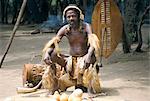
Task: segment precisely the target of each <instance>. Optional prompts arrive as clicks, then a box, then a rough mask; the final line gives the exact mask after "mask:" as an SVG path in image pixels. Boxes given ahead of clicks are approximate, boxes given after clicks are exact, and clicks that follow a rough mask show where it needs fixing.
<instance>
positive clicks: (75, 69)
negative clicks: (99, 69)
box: [43, 5, 98, 90]
mask: <svg viewBox="0 0 150 101" xmlns="http://www.w3.org/2000/svg"><path fill="white" fill-rule="evenodd" d="M63 17H64V19H65V20H66V21H67V23H68V24H66V25H64V26H63V27H62V28H60V30H59V31H58V33H57V35H56V36H55V37H54V38H53V39H52V40H50V41H49V42H48V44H47V45H46V46H45V48H44V50H43V51H44V52H45V55H44V62H45V63H46V64H47V65H51V64H54V63H57V64H59V65H60V66H62V67H64V68H65V69H66V72H67V73H66V74H65V75H63V76H62V77H61V78H60V82H61V84H60V86H62V87H61V89H62V90H65V89H66V88H67V87H70V86H73V85H75V86H82V84H83V82H82V76H83V70H84V69H86V68H88V67H89V66H90V64H93V65H94V63H95V62H96V55H95V51H96V50H97V48H98V45H97V46H96V45H95V44H97V43H96V42H92V41H96V40H97V39H96V40H95V38H96V36H94V37H93V35H94V34H92V30H91V26H90V25H89V24H88V23H85V22H83V14H82V11H81V10H80V9H79V8H78V7H77V6H74V5H70V6H67V7H66V8H65V10H64V12H63ZM64 36H65V37H67V39H68V41H69V45H70V57H68V58H65V57H64V55H62V54H60V53H59V49H58V43H59V42H60V40H61V39H62V37H64Z"/></svg>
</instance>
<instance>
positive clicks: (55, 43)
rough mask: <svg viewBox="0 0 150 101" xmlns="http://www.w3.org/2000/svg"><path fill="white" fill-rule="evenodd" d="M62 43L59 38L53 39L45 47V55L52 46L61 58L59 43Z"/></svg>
mask: <svg viewBox="0 0 150 101" xmlns="http://www.w3.org/2000/svg"><path fill="white" fill-rule="evenodd" d="M59 42H60V38H59V37H53V38H52V39H51V40H50V41H49V42H48V43H47V44H46V45H45V47H44V49H43V53H45V52H46V51H47V49H48V48H51V47H52V45H54V49H55V52H56V53H57V55H58V56H60V49H59V45H58V43H59Z"/></svg>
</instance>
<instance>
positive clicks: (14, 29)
mask: <svg viewBox="0 0 150 101" xmlns="http://www.w3.org/2000/svg"><path fill="white" fill-rule="evenodd" d="M26 3H27V0H23V3H22V6H21V9H20V12H19V15H18V18H17V21H16V23H15V26H14V28H13V31H12V33H11V36H10V39H9V42H8V44H7V47H6V51H5V53H4V55H3V57H2V59H1V62H0V68H1V66H2V64H3V61H4V59H5V56H6V54H7V53H8V50H9V48H10V46H11V43H12V41H13V38H14V36H15V33H16V31H17V29H18V26H19V23H20V21H21V18H22V15H23V12H24V9H25V7H26Z"/></svg>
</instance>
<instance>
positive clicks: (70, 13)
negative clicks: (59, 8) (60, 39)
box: [63, 5, 84, 24]
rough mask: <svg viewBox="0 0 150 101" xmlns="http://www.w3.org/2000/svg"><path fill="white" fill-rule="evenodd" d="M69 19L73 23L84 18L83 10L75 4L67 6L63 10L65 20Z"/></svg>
mask: <svg viewBox="0 0 150 101" xmlns="http://www.w3.org/2000/svg"><path fill="white" fill-rule="evenodd" d="M65 18H66V20H67V21H68V23H70V24H71V23H73V21H80V20H84V16H83V14H82V11H81V10H80V9H79V8H78V7H77V6H75V5H69V6H67V7H66V8H65V9H64V11H63V22H64V20H65Z"/></svg>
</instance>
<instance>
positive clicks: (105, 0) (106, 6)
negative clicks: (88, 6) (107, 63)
mask: <svg viewBox="0 0 150 101" xmlns="http://www.w3.org/2000/svg"><path fill="white" fill-rule="evenodd" d="M92 28H93V32H94V33H95V34H96V35H97V36H98V38H99V40H100V48H101V52H100V55H101V56H103V57H105V58H107V57H109V56H110V55H111V54H112V52H113V51H114V50H115V48H116V47H117V45H118V43H119V41H120V39H121V36H122V29H123V22H122V17H121V13H120V11H119V9H118V7H117V5H116V4H115V2H114V1H113V0H99V1H98V2H97V4H96V5H95V8H94V11H93V14H92Z"/></svg>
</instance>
